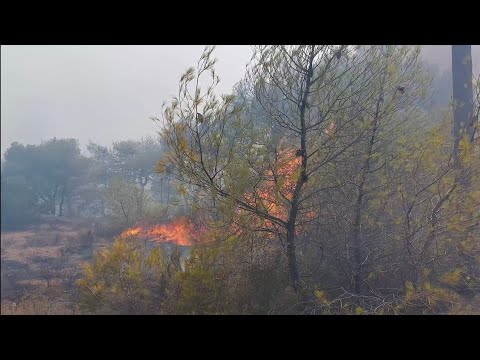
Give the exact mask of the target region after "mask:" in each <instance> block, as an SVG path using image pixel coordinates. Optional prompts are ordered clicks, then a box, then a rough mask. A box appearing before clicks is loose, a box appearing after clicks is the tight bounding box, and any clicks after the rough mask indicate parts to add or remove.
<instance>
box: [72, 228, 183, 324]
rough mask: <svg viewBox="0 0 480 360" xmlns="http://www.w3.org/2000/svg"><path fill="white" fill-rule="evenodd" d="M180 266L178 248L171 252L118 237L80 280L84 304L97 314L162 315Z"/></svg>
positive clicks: (86, 269) (95, 257) (81, 300)
mask: <svg viewBox="0 0 480 360" xmlns="http://www.w3.org/2000/svg"><path fill="white" fill-rule="evenodd" d="M180 269H181V265H180V252H179V251H178V250H177V249H174V250H173V251H171V252H167V251H165V250H164V249H162V248H161V247H159V246H153V247H152V246H149V245H147V244H146V243H144V242H140V241H138V239H135V238H132V237H118V238H116V239H115V242H114V244H113V246H112V247H111V248H105V249H102V250H100V251H99V252H97V253H95V255H94V257H93V261H92V262H91V263H88V264H86V265H85V266H84V276H83V278H82V279H81V280H79V281H78V282H77V284H78V286H79V288H80V305H81V307H82V309H85V310H87V311H89V312H96V313H99V312H100V313H119V314H160V313H162V312H164V304H165V303H166V301H167V298H168V294H169V290H170V287H171V285H172V280H173V278H174V276H175V274H176V273H177V272H178V271H180Z"/></svg>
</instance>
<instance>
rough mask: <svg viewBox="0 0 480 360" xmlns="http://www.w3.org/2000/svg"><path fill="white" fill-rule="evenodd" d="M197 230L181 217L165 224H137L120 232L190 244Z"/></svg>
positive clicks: (192, 242)
mask: <svg viewBox="0 0 480 360" xmlns="http://www.w3.org/2000/svg"><path fill="white" fill-rule="evenodd" d="M197 231H198V227H197V226H195V224H193V223H192V222H191V221H190V220H189V219H188V218H186V217H181V218H178V219H174V220H172V221H170V222H168V223H165V224H154V225H152V224H139V225H137V226H135V227H131V228H129V229H127V230H125V231H123V232H122V234H121V236H134V237H137V238H140V239H147V240H151V241H154V242H158V243H167V244H174V245H178V246H191V245H193V244H194V243H195V242H196V241H195V236H194V234H195V233H196V232H197Z"/></svg>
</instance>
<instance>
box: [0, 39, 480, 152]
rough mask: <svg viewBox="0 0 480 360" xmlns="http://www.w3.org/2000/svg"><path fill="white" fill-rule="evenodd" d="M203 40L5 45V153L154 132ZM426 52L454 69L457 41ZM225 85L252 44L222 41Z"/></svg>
mask: <svg viewBox="0 0 480 360" xmlns="http://www.w3.org/2000/svg"><path fill="white" fill-rule="evenodd" d="M203 49H204V46H199V45H191V46H186V45H178V46H173V45H168V46H167V45H157V46H140V45H139V46H132V45H125V46H105V45H92V46H87V45H69V46H66V45H52V46H45V45H36V46H30V45H20V46H16V45H8V46H5V45H2V47H1V152H2V156H3V153H4V152H5V150H6V149H7V148H8V146H9V145H10V143H12V142H14V141H18V142H20V143H24V144H38V143H40V141H41V140H47V139H50V138H52V137H54V136H56V137H60V138H62V137H73V138H77V139H79V141H80V144H81V147H82V149H85V146H86V144H87V143H88V141H89V140H92V141H94V142H97V143H100V144H103V145H110V144H111V142H112V141H114V140H126V139H139V138H141V137H144V136H149V135H155V134H156V131H157V130H158V126H157V125H156V124H155V123H154V122H153V121H152V120H150V116H158V115H160V111H161V105H162V103H163V102H164V101H165V100H169V99H170V98H171V97H172V96H173V95H175V92H176V91H177V89H178V80H179V78H180V76H181V75H182V73H183V72H184V71H185V70H186V69H187V68H188V67H190V66H194V65H195V64H196V62H197V61H198V58H199V57H200V55H201V54H202V51H203ZM423 51H424V55H425V56H426V57H428V58H429V60H431V61H433V62H435V63H437V64H438V65H439V67H440V69H442V70H446V71H448V70H449V68H450V63H451V55H450V46H448V45H442V46H426V47H424V50H423ZM472 52H473V58H474V61H473V62H474V71H475V73H478V72H479V71H480V66H479V62H480V46H479V45H474V46H473V47H472ZM214 54H215V57H216V58H218V64H217V65H216V72H217V74H218V75H219V76H220V78H221V82H220V85H219V91H220V92H223V93H227V92H229V91H231V89H232V86H233V85H234V84H235V83H236V82H237V81H239V80H240V79H241V78H242V76H243V75H244V73H245V66H246V64H247V63H248V62H249V60H250V56H251V48H250V46H246V45H222V46H217V48H216V50H215V53H214Z"/></svg>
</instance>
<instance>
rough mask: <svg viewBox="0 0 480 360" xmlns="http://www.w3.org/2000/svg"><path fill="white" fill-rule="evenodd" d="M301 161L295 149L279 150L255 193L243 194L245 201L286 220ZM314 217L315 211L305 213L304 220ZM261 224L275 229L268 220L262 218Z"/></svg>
mask: <svg viewBox="0 0 480 360" xmlns="http://www.w3.org/2000/svg"><path fill="white" fill-rule="evenodd" d="M301 163H302V158H301V156H298V154H297V151H296V150H294V149H287V150H282V151H279V154H278V162H277V164H276V166H275V169H274V170H272V169H270V170H268V171H267V173H266V179H265V180H264V182H263V183H262V184H260V186H259V187H258V188H257V190H256V193H248V194H245V196H244V198H245V201H246V202H247V203H249V204H250V205H252V206H257V207H260V208H263V209H264V210H265V211H266V212H268V213H269V214H271V215H273V216H275V217H277V218H279V219H281V220H284V221H287V220H288V219H287V218H288V213H289V206H290V204H289V203H288V201H291V200H292V198H293V193H294V191H295V185H296V181H297V177H298V176H299V175H300V166H301ZM259 205H260V206H259ZM315 217H316V212H315V211H310V212H308V213H306V214H305V218H306V220H312V219H314V218H315ZM263 224H264V226H265V227H266V228H267V229H270V230H274V229H275V226H274V224H273V223H272V222H271V221H270V220H264V221H263ZM299 230H300V229H297V231H299Z"/></svg>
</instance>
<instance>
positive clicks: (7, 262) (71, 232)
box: [1, 220, 107, 315]
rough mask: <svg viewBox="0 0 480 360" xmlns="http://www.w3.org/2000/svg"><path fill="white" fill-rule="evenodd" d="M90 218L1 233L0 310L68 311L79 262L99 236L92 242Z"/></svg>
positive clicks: (72, 309)
mask: <svg viewBox="0 0 480 360" xmlns="http://www.w3.org/2000/svg"><path fill="white" fill-rule="evenodd" d="M90 224H91V222H90V221H86V220H62V221H53V222H49V223H44V224H38V225H35V226H32V227H31V228H29V229H28V230H24V231H14V232H2V233H1V241H2V242H1V245H2V254H1V255H2V258H1V261H2V273H1V275H2V282H1V290H2V297H1V310H2V314H10V315H20V314H72V313H75V312H77V313H78V310H75V307H74V305H73V304H74V303H75V296H76V287H75V280H76V278H78V276H79V275H80V274H81V265H82V263H83V262H85V261H88V260H89V259H90V258H91V256H92V252H93V249H94V248H98V247H102V246H104V245H106V243H107V241H106V240H105V239H104V238H97V239H96V242H95V243H93V242H92V238H91V237H89V236H88V230H89V229H90Z"/></svg>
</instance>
